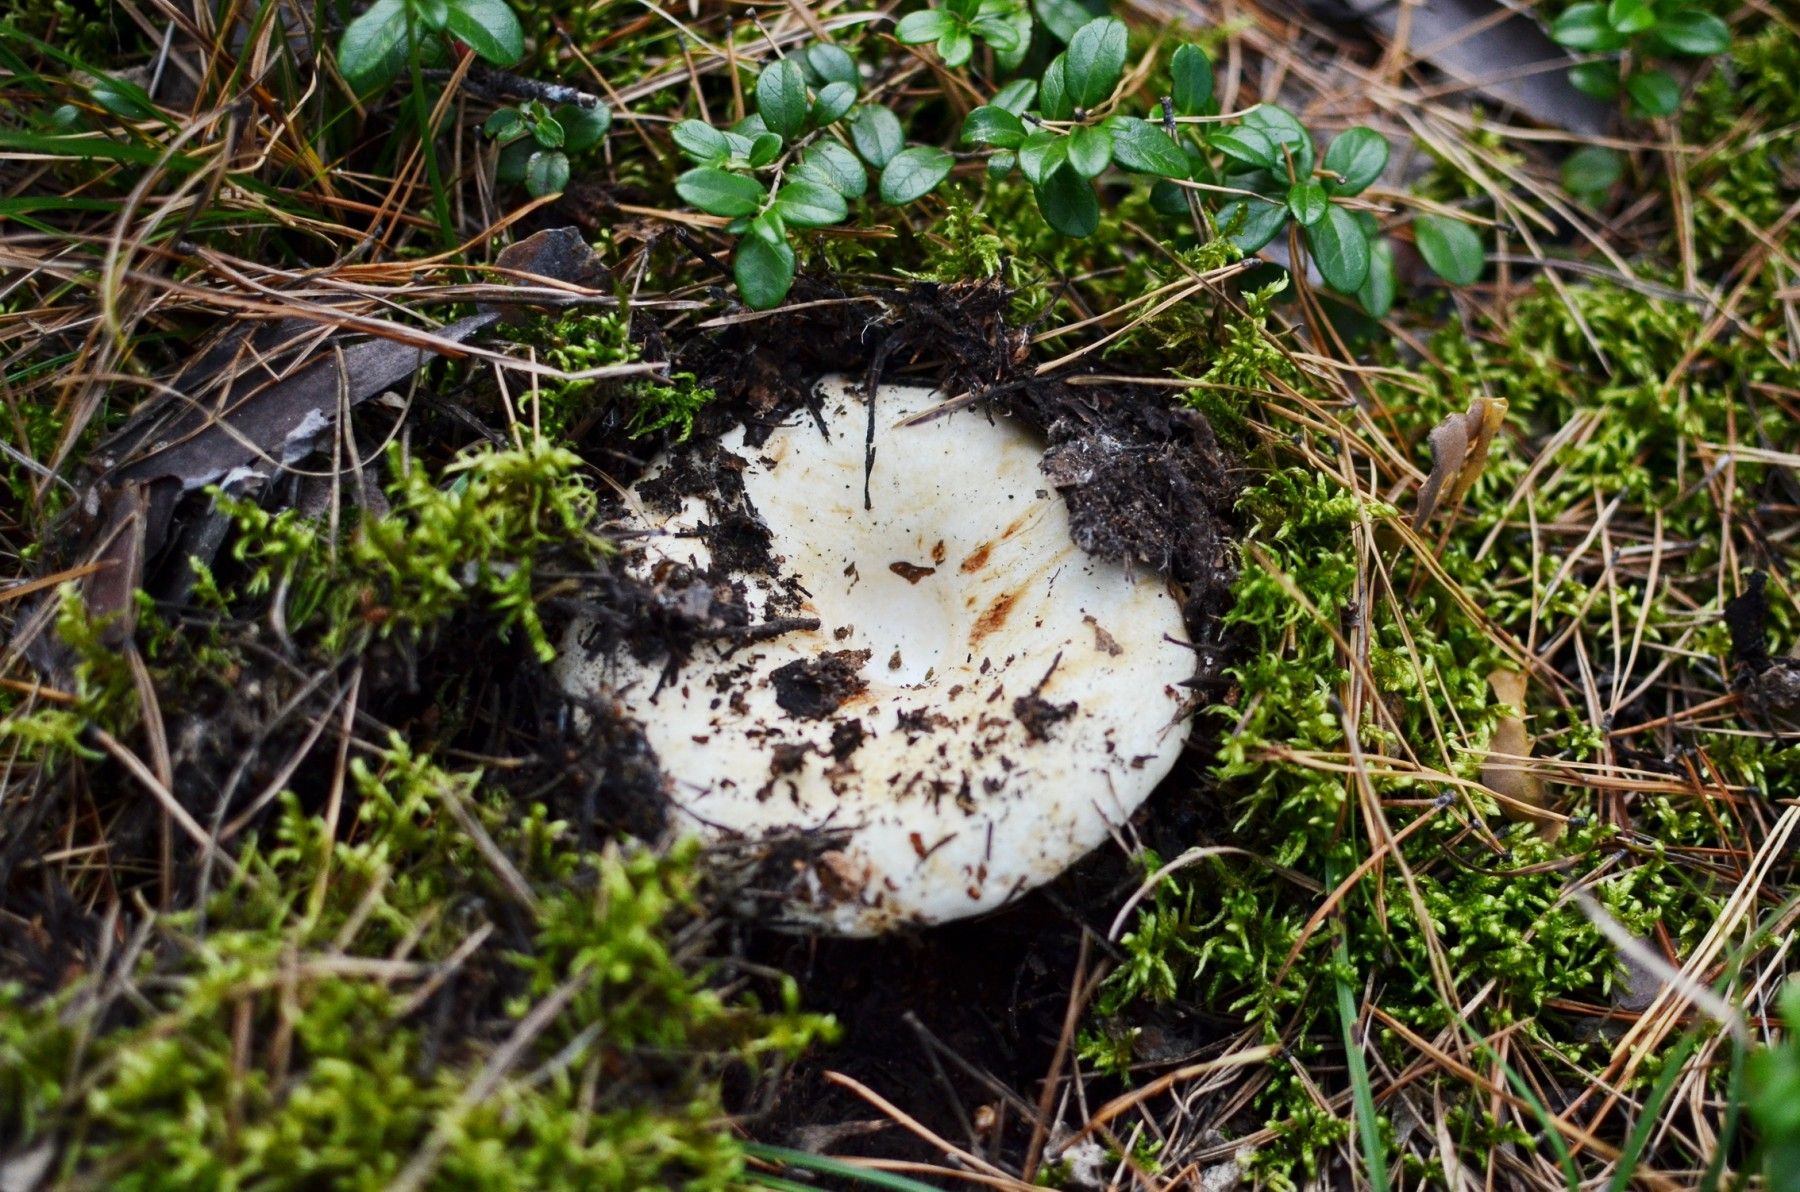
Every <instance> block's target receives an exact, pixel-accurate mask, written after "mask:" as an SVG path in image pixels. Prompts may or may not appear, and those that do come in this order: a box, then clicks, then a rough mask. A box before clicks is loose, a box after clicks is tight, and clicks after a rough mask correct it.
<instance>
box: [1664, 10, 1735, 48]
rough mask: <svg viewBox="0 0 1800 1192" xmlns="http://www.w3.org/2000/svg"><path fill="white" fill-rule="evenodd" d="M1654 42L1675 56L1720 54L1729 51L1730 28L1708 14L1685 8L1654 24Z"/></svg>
mask: <svg viewBox="0 0 1800 1192" xmlns="http://www.w3.org/2000/svg"><path fill="white" fill-rule="evenodd" d="M1656 40H1658V41H1660V42H1662V43H1663V44H1664V45H1666V46H1668V47H1669V49H1670V50H1671V51H1673V52H1674V53H1677V54H1691V55H1694V56H1696V57H1698V56H1699V55H1702V54H1723V53H1724V52H1725V51H1726V50H1728V49H1730V48H1731V29H1730V27H1729V26H1727V25H1726V24H1725V22H1724V21H1721V20H1720V19H1719V18H1718V17H1716V16H1714V15H1713V14H1712V13H1710V12H1702V11H1701V10H1700V9H1698V8H1684V9H1682V10H1681V11H1680V12H1675V13H1671V14H1669V15H1668V16H1666V17H1664V18H1663V19H1662V20H1660V21H1658V22H1657V23H1656Z"/></svg>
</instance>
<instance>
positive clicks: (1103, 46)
mask: <svg viewBox="0 0 1800 1192" xmlns="http://www.w3.org/2000/svg"><path fill="white" fill-rule="evenodd" d="M1125 41H1126V38H1125V23H1124V22H1123V21H1119V20H1116V19H1115V18H1113V17H1101V18H1100V19H1099V20H1095V21H1089V22H1088V23H1087V24H1085V25H1083V26H1082V27H1081V28H1080V29H1077V30H1076V31H1075V36H1074V37H1072V38H1071V39H1069V51H1068V58H1067V60H1066V61H1065V62H1064V64H1063V81H1064V83H1066V84H1067V86H1068V89H1069V99H1070V101H1071V102H1073V103H1074V104H1075V106H1076V107H1078V108H1091V107H1093V106H1095V105H1096V104H1099V103H1103V102H1105V100H1106V98H1107V96H1109V95H1111V94H1112V91H1113V88H1114V87H1117V86H1118V85H1119V76H1120V75H1122V74H1124V72H1125Z"/></svg>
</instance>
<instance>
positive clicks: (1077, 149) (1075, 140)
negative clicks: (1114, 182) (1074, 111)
mask: <svg viewBox="0 0 1800 1192" xmlns="http://www.w3.org/2000/svg"><path fill="white" fill-rule="evenodd" d="M1112 155H1113V140H1112V134H1111V133H1110V132H1108V131H1107V130H1106V129H1104V128H1100V127H1096V126H1094V125H1091V124H1084V125H1082V126H1081V127H1080V128H1078V129H1076V130H1075V131H1074V132H1072V133H1070V134H1069V165H1071V166H1073V167H1074V169H1075V172H1076V173H1077V174H1080V175H1081V176H1082V177H1083V178H1094V177H1097V176H1098V175H1099V174H1100V173H1101V171H1103V170H1105V169H1106V167H1107V166H1109V165H1111V164H1112Z"/></svg>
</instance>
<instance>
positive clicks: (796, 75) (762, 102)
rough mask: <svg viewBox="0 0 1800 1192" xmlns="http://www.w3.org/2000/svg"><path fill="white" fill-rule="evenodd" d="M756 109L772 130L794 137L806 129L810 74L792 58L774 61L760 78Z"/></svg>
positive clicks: (757, 83)
mask: <svg viewBox="0 0 1800 1192" xmlns="http://www.w3.org/2000/svg"><path fill="white" fill-rule="evenodd" d="M756 111H757V114H758V115H760V116H761V117H762V118H763V123H764V124H765V125H767V126H768V129H769V131H770V132H776V133H780V134H781V135H782V136H783V137H786V138H787V139H788V140H790V141H791V140H793V139H794V138H795V137H797V136H799V135H800V134H801V133H803V132H805V131H806V115H807V111H808V104H807V102H806V75H805V74H804V73H803V72H802V71H801V70H800V64H799V63H798V62H795V61H794V60H793V59H791V58H783V59H781V60H780V61H779V62H771V63H769V65H767V66H765V67H763V72H762V74H760V75H758V76H757V79H756Z"/></svg>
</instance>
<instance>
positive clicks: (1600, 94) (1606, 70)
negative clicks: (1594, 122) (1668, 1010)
mask: <svg viewBox="0 0 1800 1192" xmlns="http://www.w3.org/2000/svg"><path fill="white" fill-rule="evenodd" d="M1569 83H1570V85H1571V86H1573V87H1574V88H1575V90H1577V91H1579V92H1581V93H1582V94H1583V95H1587V96H1591V97H1593V98H1594V99H1601V100H1607V101H1611V100H1614V99H1617V98H1618V97H1619V64H1618V63H1617V62H1583V63H1582V64H1581V65H1580V66H1571V67H1569Z"/></svg>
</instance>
